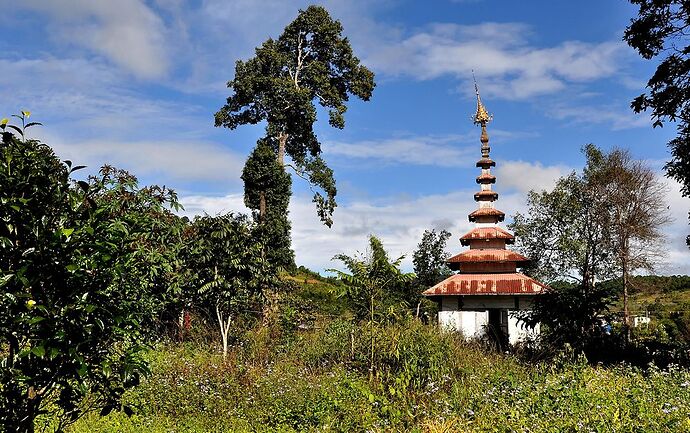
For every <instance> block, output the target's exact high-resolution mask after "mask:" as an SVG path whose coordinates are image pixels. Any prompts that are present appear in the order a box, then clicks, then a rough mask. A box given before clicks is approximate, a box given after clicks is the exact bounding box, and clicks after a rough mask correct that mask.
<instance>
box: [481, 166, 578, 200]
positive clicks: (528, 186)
mask: <svg viewBox="0 0 690 433" xmlns="http://www.w3.org/2000/svg"><path fill="white" fill-rule="evenodd" d="M571 171H572V168H570V167H568V166H566V165H547V166H545V165H543V164H542V163H540V162H538V161H537V162H528V161H506V162H502V163H500V164H498V165H497V166H496V169H495V170H494V173H495V175H496V177H497V178H498V182H500V187H501V188H506V189H508V190H511V189H513V190H516V191H518V192H520V193H521V194H524V195H526V194H527V193H528V192H529V191H531V190H535V191H541V190H550V189H552V188H553V187H554V185H555V184H556V181H557V180H558V179H559V178H560V177H562V176H566V175H567V174H568V173H570V172H571Z"/></svg>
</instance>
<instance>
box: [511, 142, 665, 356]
mask: <svg viewBox="0 0 690 433" xmlns="http://www.w3.org/2000/svg"><path fill="white" fill-rule="evenodd" d="M583 150H584V153H585V156H586V157H587V164H586V166H585V168H584V169H583V171H582V173H571V174H570V175H568V176H566V177H562V178H560V179H559V180H558V181H557V182H556V186H555V187H554V188H553V190H551V191H541V192H536V191H531V192H530V193H529V195H528V206H529V207H528V212H527V214H526V215H523V214H520V213H518V214H516V215H515V216H514V220H513V223H512V224H511V225H510V228H511V229H512V230H514V231H515V235H516V242H517V248H518V249H519V250H520V251H521V252H523V253H524V254H525V255H526V256H527V257H531V258H532V262H531V266H530V267H529V268H527V269H526V272H527V273H529V274H531V275H533V276H536V277H537V278H539V279H542V280H545V281H546V282H548V283H558V284H556V285H554V286H553V287H552V289H551V290H550V291H549V292H547V293H546V294H545V295H542V296H538V297H537V300H536V302H535V308H534V311H533V313H532V315H533V319H534V320H532V323H537V322H542V323H547V324H550V326H551V331H552V332H556V333H559V332H561V333H564V334H563V335H559V336H558V338H559V339H561V340H563V341H570V342H573V343H575V342H578V344H579V343H582V341H583V340H582V338H584V337H585V336H587V335H589V334H590V333H592V332H596V329H595V325H596V323H597V321H596V317H597V316H598V315H600V314H603V313H605V312H606V309H607V308H608V307H607V306H608V304H610V302H611V293H610V291H607V290H605V288H604V287H600V285H598V284H597V281H602V280H606V279H609V278H611V276H612V275H615V274H616V273H618V274H619V275H622V277H623V282H624V285H623V294H624V305H625V308H624V309H625V311H626V314H625V317H626V323H627V318H628V315H627V284H626V281H627V279H628V277H629V275H630V273H631V272H632V271H634V270H635V269H639V268H641V267H645V268H649V267H650V266H651V265H652V264H653V262H654V259H656V256H655V254H654V252H655V249H654V247H655V245H658V242H659V240H660V239H661V232H660V230H659V227H660V225H662V224H664V222H665V221H666V218H665V216H664V215H665V212H664V211H665V206H664V194H665V191H664V190H663V187H662V185H661V184H659V182H658V181H657V180H656V177H655V176H654V173H653V171H652V170H651V169H649V168H648V167H646V166H645V165H644V163H642V162H641V161H636V160H633V159H632V157H631V156H630V154H629V153H628V152H626V151H623V150H621V149H613V150H611V151H609V152H603V151H601V150H600V149H598V148H597V147H596V146H594V145H591V144H590V145H587V146H585V147H584V149H583ZM568 305H569V306H568ZM574 313H576V314H574Z"/></svg>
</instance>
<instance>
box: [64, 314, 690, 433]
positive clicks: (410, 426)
mask: <svg viewBox="0 0 690 433" xmlns="http://www.w3.org/2000/svg"><path fill="white" fill-rule="evenodd" d="M364 331H366V329H365V328H362V327H359V326H356V325H352V324H351V323H348V322H343V321H335V322H331V323H330V324H328V325H327V326H325V327H323V328H315V329H313V330H310V331H306V332H303V333H300V334H299V338H298V340H297V341H296V343H295V344H293V345H291V346H290V347H289V348H288V349H287V350H286V349H285V346H284V345H283V344H282V342H281V341H279V339H277V338H267V336H266V333H265V329H262V328H257V329H254V330H251V331H249V332H248V333H247V334H246V335H245V336H244V338H243V339H242V341H241V342H239V343H238V344H237V345H236V346H234V347H233V348H232V351H231V353H230V354H229V358H228V359H227V360H223V359H222V357H220V356H219V355H217V354H216V353H212V352H208V351H206V350H204V349H199V348H194V349H192V348H184V347H180V346H177V347H170V346H162V347H160V348H158V350H156V351H155V352H153V353H152V354H151V355H152V359H151V363H152V368H153V372H154V373H153V375H152V376H151V377H150V379H149V380H147V381H146V382H145V383H144V384H142V386H141V387H138V388H137V389H135V390H133V391H130V392H129V394H128V401H129V402H131V404H132V405H135V406H138V407H139V408H140V412H139V413H138V414H137V415H135V416H134V417H132V418H126V417H124V416H122V415H121V414H117V413H116V414H112V415H110V416H108V417H104V418H101V417H97V416H92V417H90V418H87V419H84V420H82V421H80V422H79V423H78V424H77V425H76V426H74V428H73V429H72V431H73V432H75V433H76V432H79V433H81V432H119V431H125V432H135V431H152V432H161V433H162V432H166V431H170V430H171V429H173V430H175V431H186V432H206V431H214V432H250V431H281V432H295V431H308V432H310V431H313V432H315V431H334V432H335V431H401V432H439V431H476V432H483V431H531V432H535V433H539V432H554V431H645V432H674V431H678V432H682V431H687V430H688V428H689V427H690V424H689V421H688V418H687V413H688V412H690V373H688V371H687V370H680V369H678V368H675V367H671V368H669V369H667V370H659V369H657V368H654V367H652V368H649V369H648V370H647V371H644V372H643V371H640V370H638V369H636V368H633V367H630V366H629V365H619V366H615V367H611V368H605V367H601V366H590V365H588V364H587V363H586V362H585V360H584V359H583V358H574V359H572V358H569V357H562V358H560V359H558V360H556V361H555V362H552V363H544V364H536V365H524V364H521V363H519V362H516V360H515V359H514V358H512V357H508V356H503V355H497V354H487V353H484V352H482V351H481V350H479V349H478V348H476V347H473V346H468V345H467V344H466V343H464V342H463V341H462V339H456V338H455V337H454V336H453V335H452V334H443V333H439V332H438V330H437V329H436V328H435V327H428V326H424V325H421V324H419V323H418V322H415V321H410V322H403V323H397V324H392V325H387V326H385V327H379V328H377V332H379V333H380V335H381V338H379V339H377V341H378V346H377V353H378V355H377V359H376V362H377V371H379V372H380V374H379V375H377V376H376V377H374V378H373V379H372V380H369V378H368V377H367V376H366V374H367V369H366V368H363V367H362V366H361V365H360V364H358V363H357V362H353V361H352V360H353V358H352V356H353V355H352V351H351V344H352V337H353V336H354V344H355V350H354V357H355V359H356V357H357V356H360V355H358V354H357V351H358V348H359V347H361V346H360V345H366V344H368V341H367V340H366V338H365V337H363V334H365V332H364ZM250 346H251V347H250ZM330 348H333V349H334V350H332V351H331V350H329V349H330Z"/></svg>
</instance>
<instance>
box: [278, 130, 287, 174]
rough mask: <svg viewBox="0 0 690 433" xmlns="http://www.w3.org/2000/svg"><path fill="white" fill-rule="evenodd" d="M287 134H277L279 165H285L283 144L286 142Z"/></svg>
mask: <svg viewBox="0 0 690 433" xmlns="http://www.w3.org/2000/svg"><path fill="white" fill-rule="evenodd" d="M287 139H288V135H287V133H286V132H281V133H280V134H278V163H279V164H280V165H281V166H284V165H285V144H286V143H287Z"/></svg>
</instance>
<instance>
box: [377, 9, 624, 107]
mask: <svg viewBox="0 0 690 433" xmlns="http://www.w3.org/2000/svg"><path fill="white" fill-rule="evenodd" d="M529 30H530V29H529V27H526V26H525V25H524V24H520V23H491V22H489V23H482V24H478V25H458V24H435V25H432V26H430V28H429V29H428V30H426V31H422V32H418V33H415V34H413V35H411V36H409V37H407V38H405V39H403V40H401V41H398V43H388V44H381V45H380V46H379V48H378V49H374V50H373V52H371V53H369V55H368V56H367V58H366V59H367V61H368V62H370V63H371V65H372V66H373V67H374V68H375V69H377V70H380V71H383V72H385V73H387V74H392V75H406V76H410V77H413V78H416V79H419V80H428V79H433V78H437V77H439V76H442V75H452V76H457V77H462V78H465V77H469V76H471V73H472V70H473V69H474V70H477V71H478V72H479V73H480V74H481V78H482V82H484V83H486V84H485V85H484V86H483V91H484V92H485V93H486V94H488V95H490V96H493V97H503V98H508V99H523V98H527V97H530V96H534V95H539V94H545V93H553V92H556V91H559V90H561V89H563V88H564V87H565V86H566V85H567V84H569V83H572V82H583V81H590V80H595V79H600V78H603V77H610V76H612V75H614V74H615V73H616V71H617V70H618V68H619V64H620V59H621V57H622V52H623V49H624V45H623V43H622V42H618V41H616V42H600V43H584V42H580V41H566V42H563V43H561V44H559V45H557V46H554V47H547V48H537V47H534V46H531V45H529V43H528V42H527V40H526V35H528V34H529Z"/></svg>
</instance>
